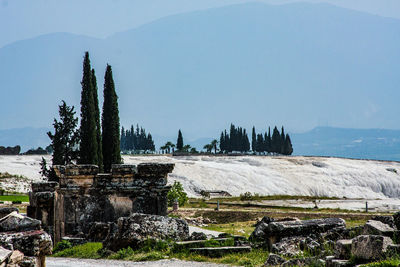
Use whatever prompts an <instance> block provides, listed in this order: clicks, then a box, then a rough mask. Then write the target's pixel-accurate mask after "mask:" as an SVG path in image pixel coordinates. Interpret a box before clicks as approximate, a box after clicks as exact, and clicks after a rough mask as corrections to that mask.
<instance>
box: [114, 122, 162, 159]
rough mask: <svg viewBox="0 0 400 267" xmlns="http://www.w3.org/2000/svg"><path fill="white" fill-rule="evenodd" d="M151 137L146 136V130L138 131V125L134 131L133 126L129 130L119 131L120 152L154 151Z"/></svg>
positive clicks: (149, 135)
mask: <svg viewBox="0 0 400 267" xmlns="http://www.w3.org/2000/svg"><path fill="white" fill-rule="evenodd" d="M155 149H156V148H155V146H154V141H153V137H152V136H151V134H150V133H148V134H146V130H145V129H144V128H142V127H140V129H139V125H138V124H137V125H136V130H135V129H134V127H133V125H131V127H130V129H127V130H125V129H124V127H122V129H121V151H137V152H142V151H144V152H147V151H154V150H155Z"/></svg>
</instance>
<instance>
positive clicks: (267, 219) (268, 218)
mask: <svg viewBox="0 0 400 267" xmlns="http://www.w3.org/2000/svg"><path fill="white" fill-rule="evenodd" d="M273 221H275V220H274V218H271V217H268V216H264V217H262V219H261V220H260V221H258V222H257V223H256V224H255V225H253V226H254V227H258V226H259V225H260V224H261V223H265V224H269V223H270V222H273Z"/></svg>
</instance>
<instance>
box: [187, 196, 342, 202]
mask: <svg viewBox="0 0 400 267" xmlns="http://www.w3.org/2000/svg"><path fill="white" fill-rule="evenodd" d="M252 198H253V199H251V200H257V201H261V200H290V199H299V200H309V201H313V200H321V199H331V200H338V199H340V198H337V197H326V196H319V197H318V196H291V195H269V196H260V195H252ZM191 199H192V200H195V199H194V198H191ZM212 200H213V201H217V200H219V201H221V202H232V201H248V200H241V199H240V196H238V197H221V198H212Z"/></svg>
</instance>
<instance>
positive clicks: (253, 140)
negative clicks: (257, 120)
mask: <svg viewBox="0 0 400 267" xmlns="http://www.w3.org/2000/svg"><path fill="white" fill-rule="evenodd" d="M256 144H257V139H256V128H255V127H254V126H253V131H252V132H251V150H253V152H256Z"/></svg>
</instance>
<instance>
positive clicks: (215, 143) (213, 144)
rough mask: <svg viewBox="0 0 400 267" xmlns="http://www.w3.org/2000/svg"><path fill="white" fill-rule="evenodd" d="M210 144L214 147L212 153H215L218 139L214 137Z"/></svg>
mask: <svg viewBox="0 0 400 267" xmlns="http://www.w3.org/2000/svg"><path fill="white" fill-rule="evenodd" d="M210 145H212V147H213V148H214V153H215V154H217V145H218V141H217V140H216V139H214V140H212V141H211V143H210Z"/></svg>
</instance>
